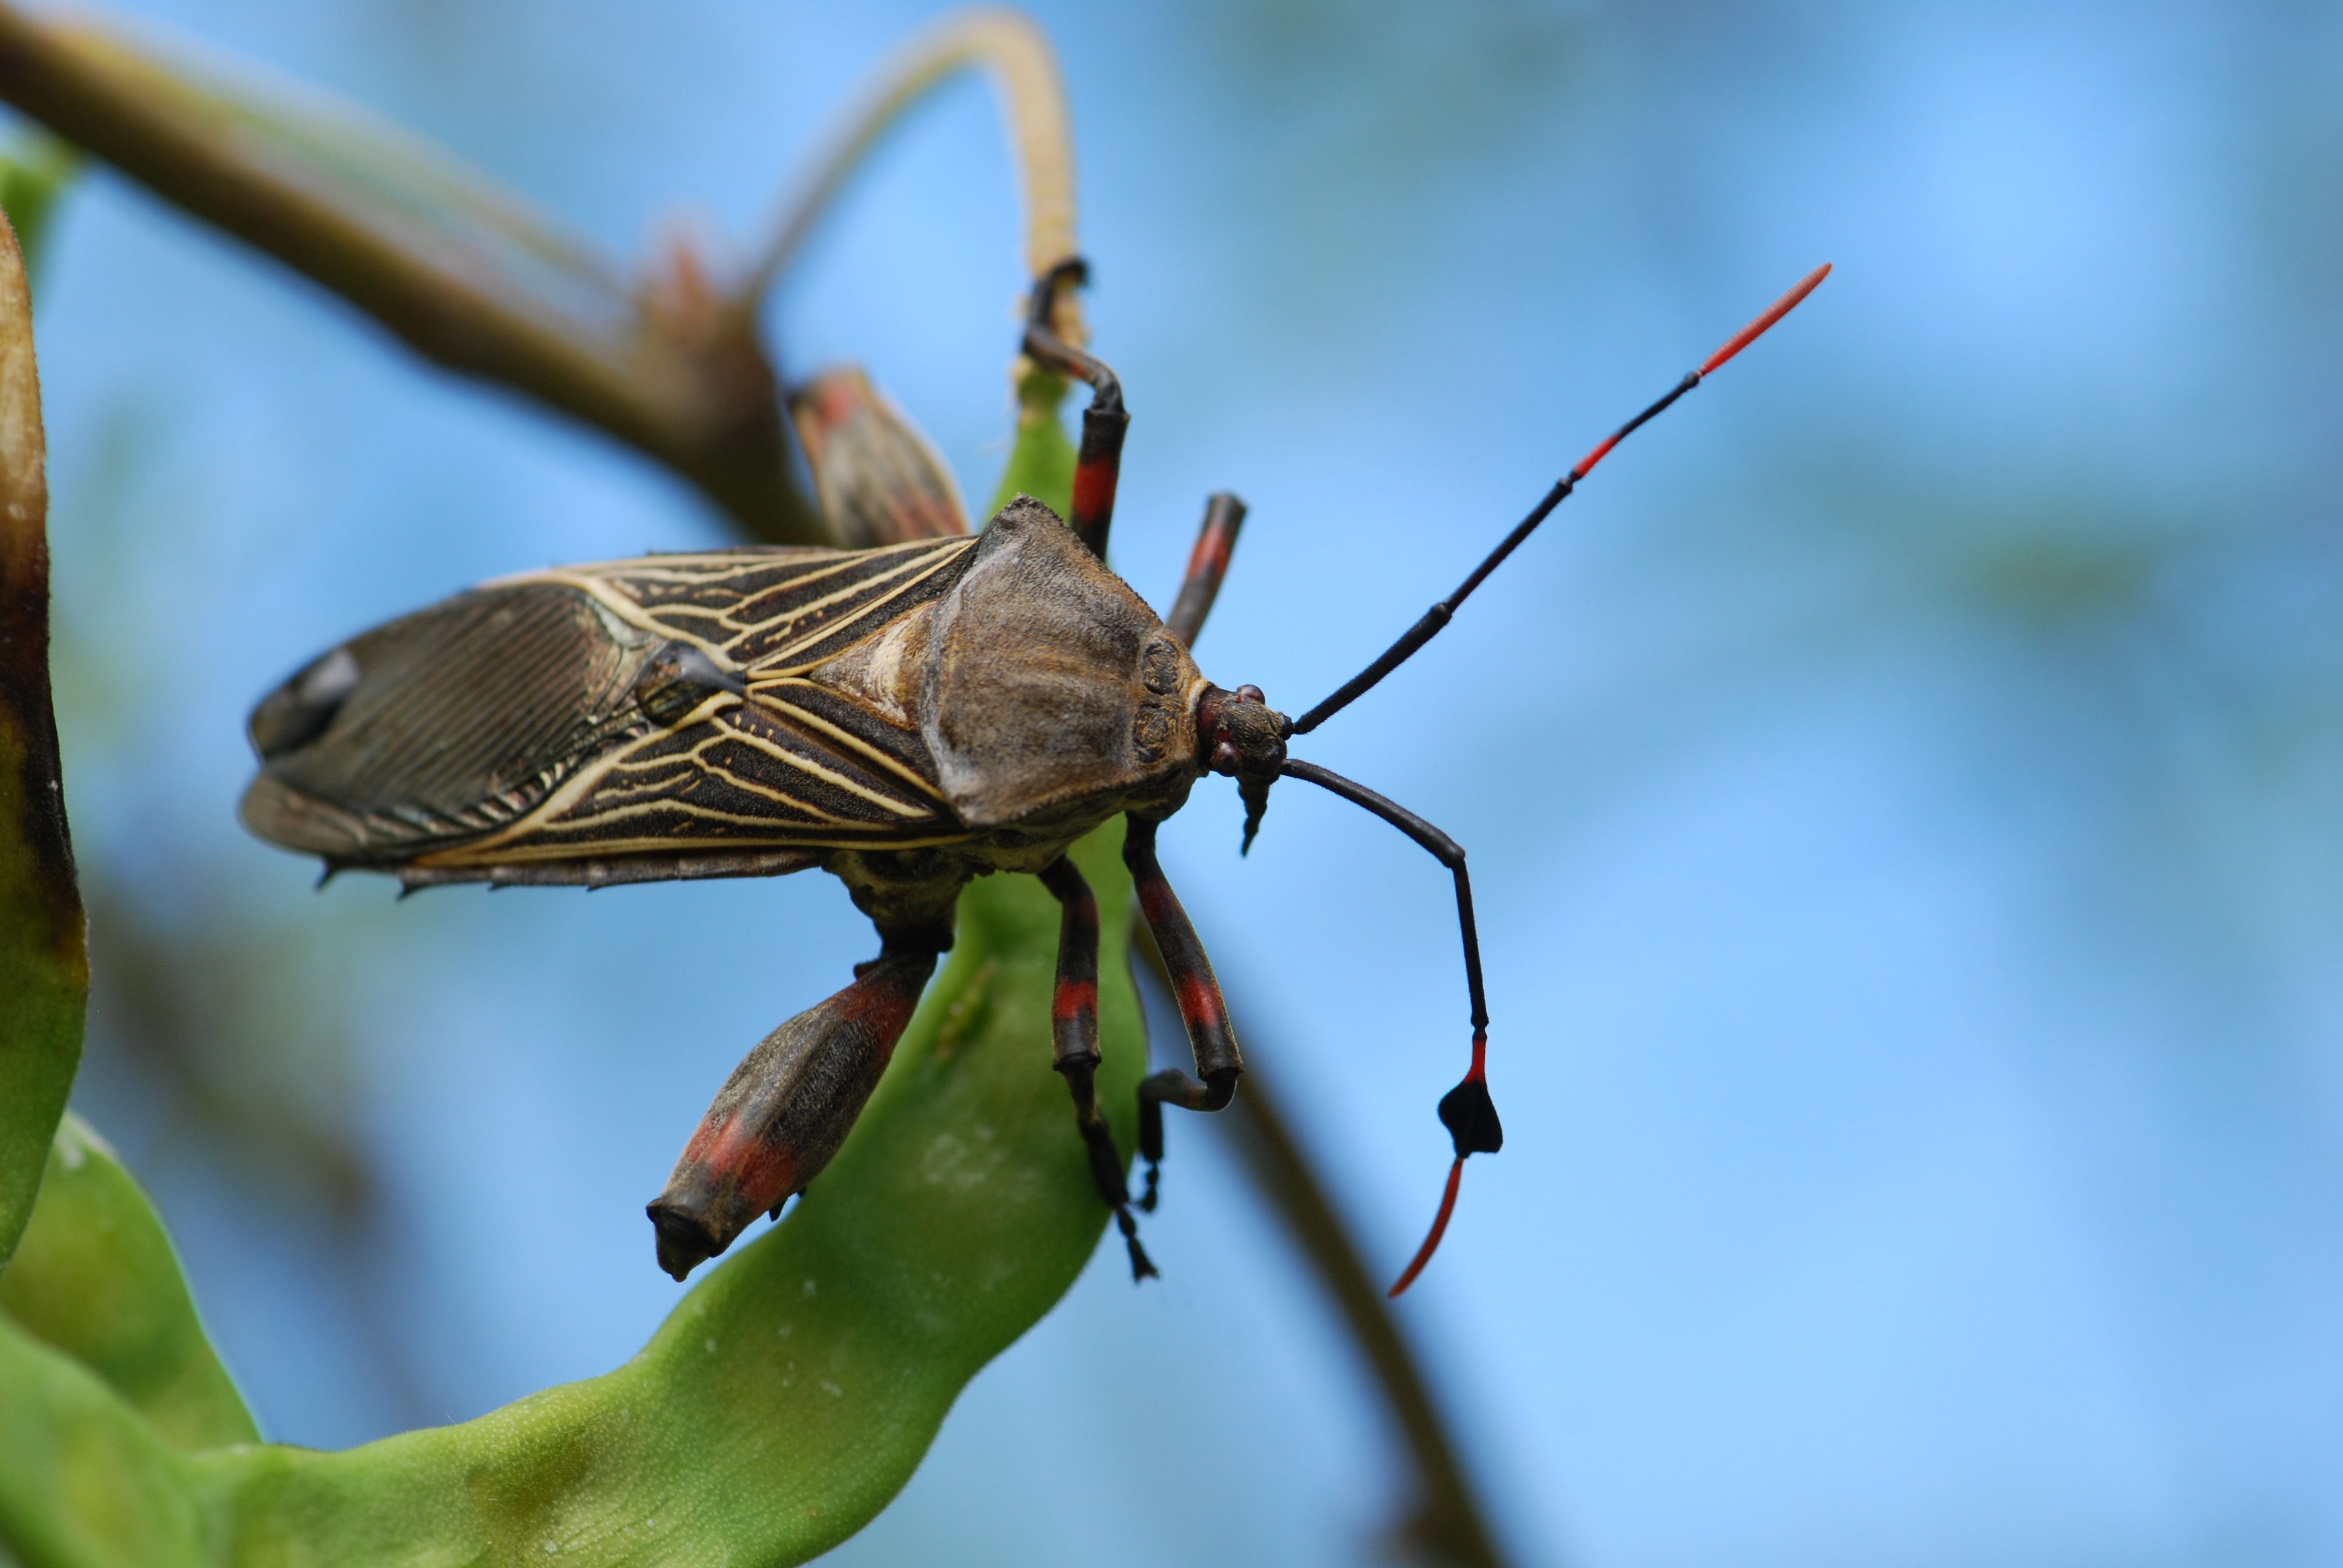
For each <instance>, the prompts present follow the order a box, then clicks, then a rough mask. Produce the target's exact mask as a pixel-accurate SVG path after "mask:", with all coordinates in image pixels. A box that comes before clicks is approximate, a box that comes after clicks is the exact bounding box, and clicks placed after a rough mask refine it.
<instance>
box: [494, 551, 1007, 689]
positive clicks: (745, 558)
mask: <svg viewBox="0 0 2343 1568" xmlns="http://www.w3.org/2000/svg"><path fill="white" fill-rule="evenodd" d="M975 546H976V540H974V539H972V538H965V537H962V538H940V539H915V540H913V541H912V542H910V543H909V544H902V545H890V546H888V547H886V548H880V549H873V550H823V549H766V550H711V551H707V552H704V553H699V554H690V555H671V556H645V557H641V558H638V559H634V560H625V561H608V562H603V563H601V564H599V565H596V566H588V567H570V568H555V569H553V570H551V571H544V572H531V573H529V574H528V575H527V576H524V577H517V578H506V579H504V582H505V583H506V584H510V585H522V584H537V583H550V584H559V585H564V586H568V587H572V588H577V589H578V590H579V591H580V592H583V593H587V594H589V595H591V596H592V597H594V598H596V599H597V600H598V602H600V603H601V604H603V605H604V606H605V607H606V608H608V609H609V610H610V612H611V613H612V614H614V615H616V616H618V618H620V619H622V620H625V621H627V622H628V624H630V625H634V626H638V627H640V628H643V629H645V630H647V631H651V632H655V633H657V634H658V635H659V636H661V637H670V638H683V639H685V640H687V641H689V642H691V643H693V644H694V645H696V646H697V647H699V648H701V649H702V650H703V651H705V652H706V653H707V654H709V657H711V658H714V659H715V660H716V661H717V662H718V663H719V664H720V665H721V666H723V667H724V668H727V669H733V670H739V671H743V672H752V673H755V674H757V675H760V676H774V675H785V674H790V673H794V672H797V671H801V670H806V669H810V668H813V667H814V666H815V665H818V664H820V662H821V661H822V660H824V659H826V658H830V657H831V656H832V655H834V654H838V653H842V652H844V651H845V650H846V649H847V648H851V647H853V646H854V645H855V644H856V643H858V642H860V641H861V640H862V639H863V638H866V637H870V636H871V635H873V634H874V633H876V632H879V631H880V630H883V629H884V628H886V627H887V626H888V625H889V624H890V623H891V622H892V621H894V620H895V619H896V618H898V617H900V616H901V615H903V614H905V613H907V612H909V611H910V610H912V609H915V608H918V607H920V605H922V604H926V603H928V602H930V600H932V599H935V598H940V597H941V596H942V595H943V594H945V593H946V592H948V591H949V590H950V588H951V587H952V585H953V584H954V583H956V582H958V581H959V580H960V572H961V570H962V569H963V568H965V566H966V565H967V561H968V557H969V552H970V550H972V549H973V548H975Z"/></svg>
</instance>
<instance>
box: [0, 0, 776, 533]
mask: <svg viewBox="0 0 2343 1568" xmlns="http://www.w3.org/2000/svg"><path fill="white" fill-rule="evenodd" d="M0 98H5V100H6V101H7V102H8V103H10V104H12V105H14V106H15V107H16V108H18V109H20V110H22V111H24V112H25V114H27V115H29V116H32V117H33V118H35V119H36V120H38V121H40V122H41V123H43V124H44V125H45V126H48V127H49V128H50V129H51V130H53V131H55V133H56V134H57V135H59V136H64V137H65V138H66V139H67V140H69V141H72V142H75V143H76V144H78V145H79V146H82V147H84V148H85V149H87V150H88V151H89V152H91V153H92V154H94V155H96V156H98V157H100V158H103V159H104V160H106V162H107V163H110V164H112V165H113V166H115V167H116V168H118V169H120V170H121V171H122V172H123V173H125V174H126V175H128V176H130V177H131V178H133V179H135V180H136V181H138V182H139V183H140V184H141V185H144V186H146V187H147V188H148V189H149V190H151V191H153V192H154V193H155V194H156V195H157V196H161V197H162V198H163V199H164V200H166V201H167V202H170V203H172V204H173V205H175V206H179V207H181V208H184V209H185V210H186V212H188V213H190V214H192V215H193V216H196V217H198V218H201V219H203V220H204V221H205V222H206V223H208V224H211V225H213V226H216V227H217V228H219V229H221V230H223V231H224V232H226V233H227V234H230V235H233V236H236V238H238V239H241V240H243V241H244V242H245V243H246V244H247V245H250V246H253V247H254V248H255V249H256V250H259V251H261V252H262V253H264V254H266V255H267V256H273V257H275V258H276V259H277V260H279V261H281V262H283V263H285V264H286V265H287V266H290V267H292V268H293V269H294V270H295V271H297V272H299V273H301V274H303V275H304V276H307V277H308V278H310V279H311V280H312V281H313V282H316V283H317V284H319V285H321V286H324V287H325V288H326V289H327V290H328V291H329V292H331V293H334V294H337V295H338V296H340V297H342V298H344V299H347V301H349V302H350V303H351V304H352V305H355V306H357V307H358V308H359V309H361V310H363V311H365V312H366V313H367V315H369V316H371V317H374V318H375V319H376V320H377V321H378V322H380V323H381V324H382V325H383V326H384V327H387V328H388V329H389V330H390V331H391V332H392V333H393V334H395V335H396V336H397V337H399V338H400V339H402V340H403V341H405V342H406V343H407V345H408V347H412V348H413V349H415V351H416V352H417V353H418V354H420V355H422V356H423V357H425V358H427V359H429V360H432V361H433V362H435V363H437V364H439V365H443V366H445V367H447V368H449V369H451V370H455V371H458V372H459V373H461V374H463V375H466V376H470V377H476V378H478V379H480V380H483V381H488V382H492V383H495V384H498V385H501V386H505V387H510V388H512V389H513V390H515V391H518V392H520V393H523V394H525V395H527V396H528V397H533V398H535V399H537V400H538V402H540V403H543V404H545V405H547V406H548V407H552V408H556V409H558V410H560V411H561V412H562V413H565V414H568V415H569V416H570V417H573V418H575V419H578V420H579V421H581V422H582V423H585V424H588V425H590V426H593V427H596V428H597V429H599V430H602V431H605V432H607V433H608V434H609V435H611V436H614V437H617V438H618V439H619V440H620V441H622V442H624V443H626V444H627V445H628V446H630V447H635V448H636V449H638V450H639V451H641V452H643V453H644V454H646V455H647V456H649V457H653V458H655V459H657V460H658V461H659V462H660V463H662V464H664V465H666V466H667V467H669V468H671V469H673V470H674V471H675V472H676V473H678V474H679V475H681V476H682V477H684V478H686V479H688V480H689V481H690V482H691V483H692V484H694V485H696V486H698V487H699V489H700V490H701V491H703V492H704V493H705V494H706V495H707V496H708V497H709V499H711V500H712V501H714V502H715V503H716V504H717V505H718V506H719V508H722V509H723V510H724V511H725V512H726V513H728V514H729V515H730V516H731V517H732V518H734V519H736V520H737V521H738V522H739V525H740V526H741V527H742V528H745V529H746V530H747V531H748V532H749V534H750V535H751V536H753V537H755V538H761V539H772V540H781V541H790V542H797V543H816V542H820V539H821V537H822V536H821V531H820V523H819V521H818V519H817V518H816V517H815V514H814V511H813V508H811V507H810V506H809V504H808V503H807V501H806V499H805V498H804V496H803V495H802V494H801V493H800V492H799V489H798V487H797V486H796V485H795V483H794V482H793V481H792V479H791V477H790V473H789V447H788V438H787V436H786V434H785V425H784V422H783V419H782V417H781V400H780V394H779V382H778V380H777V378H776V376H775V372H774V367H773V365H772V361H771V359H770V358H769V356H768V355H767V354H766V352H765V349H764V347H763V345H762V344H761V343H760V342H759V340H758V338H757V336H756V329H755V323H754V321H753V319H750V318H748V317H743V316H741V315H739V314H738V313H736V312H733V311H729V310H727V309H725V308H723V307H722V306H721V304H720V303H719V299H718V297H717V295H716V293H715V291H714V290H713V288H712V287H711V286H709V285H708V283H707V282H706V280H705V278H704V275H703V273H702V272H701V270H700V268H699V266H697V265H696V264H695V262H694V261H693V259H692V258H691V257H689V256H681V255H679V256H676V257H674V258H673V259H672V261H671V262H670V264H669V266H667V267H665V268H664V269H663V271H662V273H661V274H660V275H659V276H653V277H651V278H649V279H648V280H646V281H645V282H643V283H642V284H640V285H638V286H629V285H628V283H627V282H626V281H625V280H624V279H623V278H622V277H621V276H619V275H618V272H617V271H616V270H615V269H613V268H610V267H608V266H606V265H605V264H603V263H602V262H601V261H600V260H599V259H598V258H597V257H595V256H592V255H591V254H590V253H589V252H588V251H587V250H586V249H585V248H584V247H583V246H580V245H578V244H575V243H573V242H571V241H570V240H568V239H567V238H566V237H564V236H560V235H558V234H557V233H555V232H554V231H552V230H551V229H550V228H549V227H548V226H546V225H545V224H544V223H543V222H541V221H540V220H538V218H537V217H536V216H534V215H532V214H530V213H529V212H528V211H527V210H526V209H525V208H523V207H522V206H520V205H519V204H518V203H516V202H514V201H512V200H511V199H510V198H509V197H507V196H503V195H502V194H501V193H498V192H496V191H494V190H492V189H490V188H488V187H487V186H485V185H483V184H480V183H478V182H476V181H474V180H472V179H471V178H469V177H468V176H466V175H465V174H463V173H462V172H460V171H458V170H456V169H453V168H451V167H449V166H446V165H444V164H442V163H440V162H439V161H438V160H437V159H436V158H435V157H433V156H431V155H429V154H427V153H426V152H424V151H423V150H421V149H419V148H415V147H412V146H408V145H407V144H406V143H405V142H404V141H403V140H402V139H401V138H398V137H396V136H392V135H389V134H387V133H386V132H384V131H381V130H379V129H377V127H373V126H365V125H363V124H362V123H360V122H359V121H357V119H356V118H355V117H353V116H347V114H346V113H338V112H337V114H335V115H332V116H327V115H326V114H323V113H320V112H317V111H315V110H309V109H305V108H300V107H295V106H292V105H291V104H290V103H289V101H285V100H273V99H272V98H271V97H270V96H269V95H266V94H264V93H259V92H255V91H253V90H250V89H249V88H246V87H245V86H243V85H238V86H237V87H236V88H234V89H232V90H231V89H229V88H226V86H224V85H215V84H213V83H210V82H206V81H203V80H200V79H199V78H198V77H197V76H196V75H194V74H192V73H191V72H190V71H188V69H187V68H186V66H185V65H180V64H178V63H176V62H174V63H172V64H169V65H165V64H164V63H163V62H161V61H160V60H159V59H157V58H156V57H155V56H153V55H149V54H147V53H146V52H144V51H142V50H141V49H139V48H138V47H136V46H135V45H131V44H130V43H128V42H127V41H126V40H125V39H124V38H122V37H121V36H119V35H116V34H114V33H111V32H108V31H106V30H103V29H101V28H100V27H98V26H97V25H95V24H88V23H78V24H74V25H65V24H60V23H55V22H48V21H42V20H36V19H35V18H33V17H30V16H27V15H25V14H24V13H23V12H21V11H18V10H16V9H15V8H13V7H10V6H7V5H0Z"/></svg>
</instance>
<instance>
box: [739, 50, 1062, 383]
mask: <svg viewBox="0 0 2343 1568" xmlns="http://www.w3.org/2000/svg"><path fill="white" fill-rule="evenodd" d="M968 70H981V71H983V72H985V73H986V74H987V75H990V77H991V78H992V83H993V86H994V89H995V91H996V92H997V93H998V94H999V95H1000V101H1001V116H1002V118H1003V120H1004V121H1005V122H1006V129H1007V131H1008V135H1009V149H1010V154H1011V157H1012V158H1013V159H1014V160H1015V162H1016V165H1017V170H1018V176H1019V184H1020V185H1021V187H1022V188H1023V191H1024V196H1025V262H1026V271H1027V272H1028V274H1029V275H1031V276H1034V277H1040V276H1042V275H1043V274H1045V273H1047V272H1048V271H1049V270H1050V269H1051V267H1052V266H1056V265H1057V264H1058V263H1060V262H1061V261H1065V260H1067V259H1069V258H1071V256H1074V255H1075V254H1076V253H1075V249H1074V138H1073V126H1072V121H1071V117H1070V116H1068V114H1067V110H1066V91H1065V85H1064V84H1063V82H1062V81H1061V79H1060V77H1059V75H1058V62H1057V58H1056V56H1055V55H1052V54H1051V50H1050V44H1049V40H1048V39H1047V38H1045V37H1044V36H1043V35H1042V34H1041V29H1040V28H1039V27H1038V26H1036V25H1034V23H1033V21H1032V20H1031V18H1030V17H1027V16H1025V15H1021V14H1020V13H1018V12H1015V11H1008V10H996V9H992V8H990V7H987V8H984V9H980V10H972V11H961V12H958V13H955V14H954V15H950V16H947V17H945V18H944V19H943V20H942V21H940V22H939V23H937V24H935V25H933V26H931V27H930V28H929V29H928V30H927V31H926V32H924V33H922V34H920V35H919V36H918V37H916V38H914V39H912V40H911V42H910V44H908V45H905V46H904V47H903V48H902V49H901V50H900V52H898V53H897V54H896V55H895V56H894V57H893V58H892V59H890V61H888V62H887V64H885V65H882V66H881V67H880V69H879V71H878V73H877V75H876V76H875V78H874V79H873V81H872V82H871V85H870V87H869V88H868V89H867V90H866V91H865V92H864V94H863V95H862V96H861V97H860V99H859V100H858V101H857V102H856V103H855V105H854V106H853V107H851V108H850V109H849V110H848V111H847V112H846V113H845V114H844V115H842V116H840V118H839V119H838V121H837V123H836V124H835V125H834V126H832V127H831V130H830V135H829V136H826V137H824V138H823V140H822V144H821V146H820V151H818V152H817V153H816V154H815V155H814V156H813V157H812V158H810V159H809V160H808V162H807V164H806V166H805V167H804V169H803V170H802V172H801V173H800V174H799V176H798V180H797V183H796V184H795V185H794V186H792V187H791V191H790V194H789V197H788V199H787V200H785V201H784V202H783V203H782V204H781V206H780V209H779V216H778V217H777V218H776V219H775V221H774V223H773V225H772V227H771V230H770V237H769V238H768V239H767V240H766V241H765V243H764V245H763V246H761V247H760V248H759V250H758V251H757V252H756V259H755V261H754V262H753V263H752V264H751V265H750V266H749V270H748V272H747V274H746V275H745V276H743V278H742V279H741V281H740V284H739V288H738V290H737V291H736V293H735V295H734V304H735V306H736V307H739V308H745V309H753V308H754V307H756V305H757V303H758V302H759V301H760V300H762V299H763V297H764V296H765V294H766V293H767V291H768V290H769V289H770V288H771V287H772V286H773V284H774V282H775V281H776V280H777V279H778V278H779V276H780V275H781V273H782V272H783V271H784V270H786V269H787V268H788V266H789V264H790V262H791V261H793V260H794V259H795V258H796V256H797V253H798V251H799V247H801V246H803V245H804V244H805V242H806V239H807V237H808V236H810V235H811V234H812V232H813V230H814V228H815V226H817V225H818V224H819V223H820V220H821V218H822V216H823V215H824V214H825V213H826V212H827V211H828V210H829V208H830V204H831V202H832V201H833V200H835V199H836V197H837V196H838V193H839V192H840V190H841V189H843V188H844V187H845V185H846V182H847V180H848V178H849V177H850V176H851V175H852V174H853V172H854V170H855V167H856V166H857V165H859V164H860V162H861V161H862V159H863V157H864V156H867V155H868V154H869V153H870V149H871V148H872V147H873V146H876V145H877V144H878V142H879V140H880V138H881V137H882V136H885V135H886V134H887V132H888V131H889V130H890V129H891V128H892V127H893V126H894V125H895V123H896V122H897V121H898V120H900V118H901V117H902V116H903V115H904V113H905V112H906V111H907V110H909V109H910V107H911V106H912V105H914V104H916V103H918V102H919V101H920V99H921V98H923V97H925V96H926V95H928V94H929V93H930V92H931V91H933V90H934V89H935V88H936V87H937V86H939V85H941V84H943V83H944V82H946V81H949V80H950V79H951V78H952V77H954V76H956V75H959V74H960V72H962V71H968ZM1077 330H1079V327H1078V324H1077ZM1059 333H1060V335H1061V337H1062V336H1065V333H1066V316H1065V313H1064V312H1063V311H1062V310H1061V313H1060V317H1059ZM1079 340H1080V339H1079V337H1076V338H1073V339H1071V341H1077V342H1078V341H1079Z"/></svg>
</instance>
